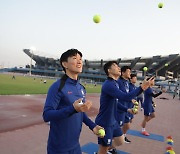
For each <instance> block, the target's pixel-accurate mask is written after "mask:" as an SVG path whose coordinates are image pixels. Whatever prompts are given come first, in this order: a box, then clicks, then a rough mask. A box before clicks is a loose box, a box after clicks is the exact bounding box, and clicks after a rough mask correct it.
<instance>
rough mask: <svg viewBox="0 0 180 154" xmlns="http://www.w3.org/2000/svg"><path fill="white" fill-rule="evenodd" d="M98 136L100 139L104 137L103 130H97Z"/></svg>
mask: <svg viewBox="0 0 180 154" xmlns="http://www.w3.org/2000/svg"><path fill="white" fill-rule="evenodd" d="M98 135H100V136H101V137H104V136H105V131H104V129H99V131H98Z"/></svg>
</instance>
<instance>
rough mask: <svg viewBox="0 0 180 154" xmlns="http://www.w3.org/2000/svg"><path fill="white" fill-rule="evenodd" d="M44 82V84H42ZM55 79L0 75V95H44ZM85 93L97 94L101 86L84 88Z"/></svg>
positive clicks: (89, 85) (90, 85)
mask: <svg viewBox="0 0 180 154" xmlns="http://www.w3.org/2000/svg"><path fill="white" fill-rule="evenodd" d="M44 80H46V83H44ZM53 82H55V79H48V78H43V79H42V80H41V78H34V77H29V76H20V75H18V76H17V75H16V76H15V79H12V75H8V74H0V95H17V94H46V93H47V91H48V89H49V87H50V86H51V84H52V83H53ZM85 88H86V91H87V93H99V92H100V89H101V85H97V86H96V87H95V86H94V85H92V84H87V85H86V86H85Z"/></svg>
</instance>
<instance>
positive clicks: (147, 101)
mask: <svg viewBox="0 0 180 154" xmlns="http://www.w3.org/2000/svg"><path fill="white" fill-rule="evenodd" d="M148 79H149V78H148ZM148 79H147V80H148ZM154 80H155V78H153V80H152V82H151V85H150V87H149V88H148V89H147V90H145V91H144V119H143V121H142V124H141V126H142V132H141V133H142V134H143V135H145V136H149V135H150V134H149V133H148V132H147V131H146V130H145V127H146V123H147V122H149V121H150V120H151V119H153V118H155V110H154V107H153V102H152V98H153V97H154V98H155V97H157V96H159V95H161V94H162V92H165V91H166V90H165V89H162V91H160V92H158V93H156V94H155V93H153V90H152V87H153V86H154V82H155V81H154Z"/></svg>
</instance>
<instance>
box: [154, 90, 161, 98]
mask: <svg viewBox="0 0 180 154" xmlns="http://www.w3.org/2000/svg"><path fill="white" fill-rule="evenodd" d="M161 94H162V91H160V92H158V93H156V94H154V93H151V95H152V97H154V98H156V97H158V96H159V95H161Z"/></svg>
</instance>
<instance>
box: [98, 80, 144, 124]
mask: <svg viewBox="0 0 180 154" xmlns="http://www.w3.org/2000/svg"><path fill="white" fill-rule="evenodd" d="M140 91H142V89H141V87H139V88H137V89H136V90H134V91H132V92H130V93H128V94H127V93H124V92H123V91H121V90H120V89H119V85H118V83H117V81H116V80H113V79H112V78H108V79H107V80H106V81H105V82H104V83H103V85H102V89H101V96H100V109H99V114H98V115H97V117H96V120H95V122H96V124H98V125H100V126H103V127H104V126H112V125H114V124H115V123H116V122H117V121H116V117H115V115H116V114H115V113H116V112H117V108H122V104H120V103H118V101H119V100H123V101H130V100H131V99H132V98H134V97H135V96H136V95H137V94H138V93H139V92H140ZM124 111H125V112H127V108H124Z"/></svg>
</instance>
